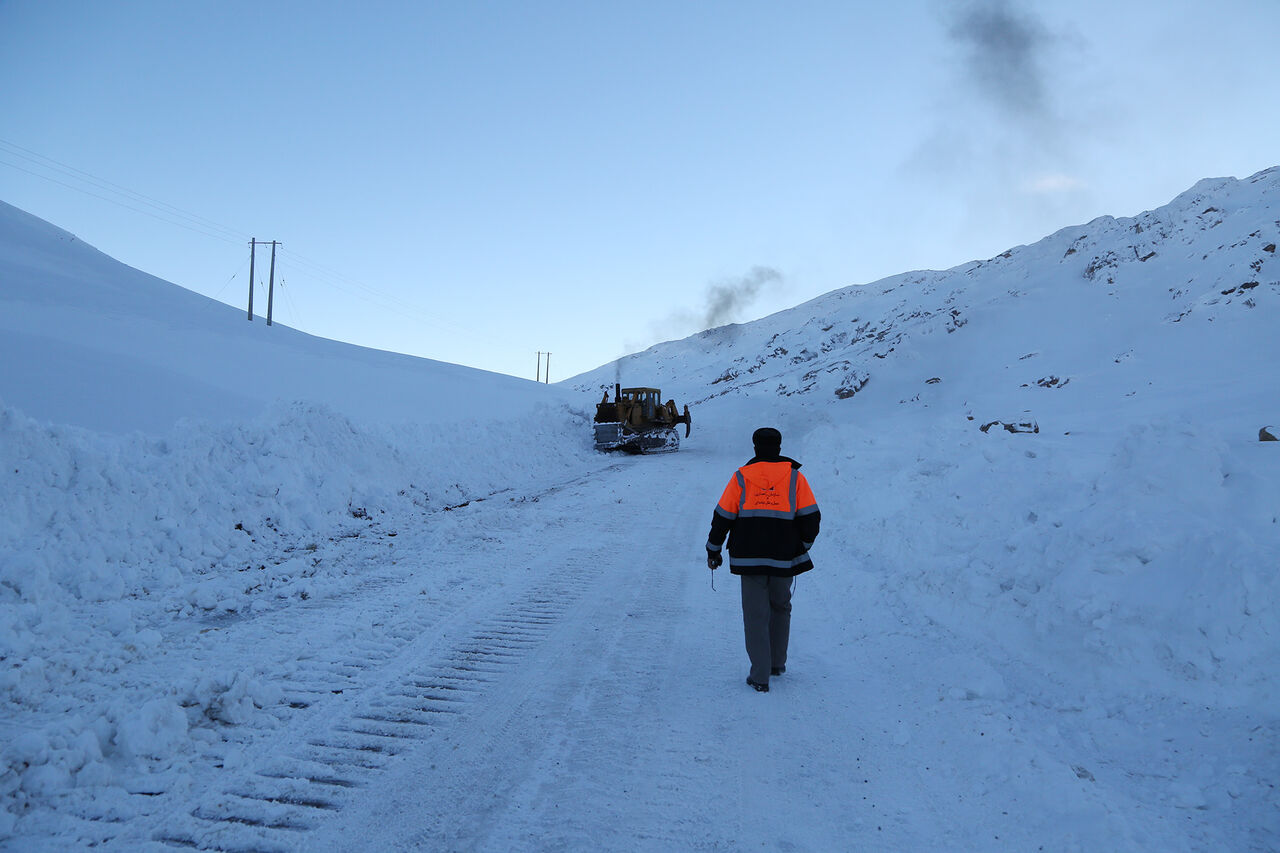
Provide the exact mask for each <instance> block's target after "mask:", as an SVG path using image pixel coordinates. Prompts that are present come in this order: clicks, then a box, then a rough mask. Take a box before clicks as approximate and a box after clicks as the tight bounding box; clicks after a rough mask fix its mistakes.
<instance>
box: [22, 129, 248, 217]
mask: <svg viewBox="0 0 1280 853" xmlns="http://www.w3.org/2000/svg"><path fill="white" fill-rule="evenodd" d="M4 149H9V150H4ZM0 150H3V153H5V154H8V155H9V156H11V157H18V158H20V159H22V160H25V161H27V162H28V163H30V164H33V165H35V166H36V167H37V168H41V169H46V170H48V171H51V172H54V173H55V174H61V175H63V176H64V177H68V178H70V179H72V180H76V181H82V182H84V183H87V184H89V185H90V186H92V187H94V188H95V189H99V190H102V191H104V192H109V193H114V194H116V195H120V196H123V197H124V198H126V199H128V200H129V201H131V202H135V203H139V204H143V205H146V206H148V207H152V208H155V209H156V210H158V211H160V213H163V214H165V215H167V216H171V217H172V216H177V217H179V218H181V219H185V220H188V222H189V223H190V224H189V225H186V226H184V227H192V226H199V227H198V228H193V230H201V232H202V233H205V234H207V235H208V236H216V237H219V238H220V239H227V240H230V239H235V240H236V241H239V240H240V239H241V238H242V237H248V236H249V235H248V234H241V232H239V231H237V230H236V229H234V228H229V227H227V226H226V225H222V224H220V223H218V222H214V221H213V220H212V219H208V218H206V217H203V216H200V215H199V214H196V213H192V212H191V211H189V210H183V209H182V208H180V207H178V206H176V205H172V204H169V203H168V202H164V201H160V200H159V199H155V198H152V197H151V196H149V195H146V194H145V193H140V192H138V191H136V190H131V189H129V188H128V187H125V186H121V185H120V184H117V183H113V182H112V181H108V180H107V179H106V178H100V177H98V176H97V175H94V174H93V173H91V172H86V171H84V170H83V169H77V168H76V167H75V166H69V165H67V164H66V163H63V162H61V161H59V160H55V159H53V158H52V157H46V156H44V155H43V154H40V153H38V152H36V151H32V150H30V149H29V148H23V147H22V146H21V145H18V144H16V143H13V142H10V141H8V140H6V139H0ZM0 162H2V161H0ZM5 165H7V166H10V167H12V168H15V169H20V170H21V171H24V172H27V174H29V175H34V176H35V177H37V178H44V179H45V180H48V181H53V182H54V183H57V184H61V185H62V186H65V187H70V188H71V189H78V190H80V191H81V192H85V193H88V194H89V195H94V197H95V198H101V199H103V200H104V201H110V202H113V203H116V204H121V205H122V206H123V207H128V208H129V209H130V210H135V211H137V212H139V213H148V211H145V210H140V209H138V208H136V207H131V206H129V205H125V204H123V203H121V202H119V201H117V200H114V199H109V198H105V197H103V196H100V195H95V194H94V193H89V192H88V191H87V190H84V189H83V188H81V187H76V186H72V185H71V184H67V183H64V182H62V181H59V180H57V179H56V178H51V177H48V176H47V175H40V174H38V173H36V172H31V171H29V170H27V169H22V167H20V166H15V165H14V164H12V163H5ZM149 215H152V216H157V218H163V217H160V216H158V215H157V214H154V213H151V214H149ZM165 221H168V222H170V223H171V224H175V225H180V224H182V223H180V222H173V221H172V220H171V219H167V220H165ZM211 231H212V232H221V233H218V234H215V233H209V232H211Z"/></svg>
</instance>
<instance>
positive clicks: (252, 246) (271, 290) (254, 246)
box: [249, 237, 284, 326]
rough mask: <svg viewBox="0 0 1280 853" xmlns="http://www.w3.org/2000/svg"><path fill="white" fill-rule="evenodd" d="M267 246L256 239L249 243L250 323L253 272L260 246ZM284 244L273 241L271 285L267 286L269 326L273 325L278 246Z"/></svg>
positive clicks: (250, 315) (263, 241) (250, 319)
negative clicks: (272, 311)
mask: <svg viewBox="0 0 1280 853" xmlns="http://www.w3.org/2000/svg"><path fill="white" fill-rule="evenodd" d="M259 243H261V244H262V245H264V246H265V245H267V241H266V240H259V239H258V238H257V237H254V238H253V239H251V240H250V241H249V322H250V323H252V322H253V270H254V262H255V260H256V256H257V252H258V244H259ZM283 245H284V244H283V243H281V242H279V241H278V240H272V241H271V283H270V284H269V285H268V286H267V325H268V326H270V325H271V309H272V303H273V302H274V301H275V289H276V246H283Z"/></svg>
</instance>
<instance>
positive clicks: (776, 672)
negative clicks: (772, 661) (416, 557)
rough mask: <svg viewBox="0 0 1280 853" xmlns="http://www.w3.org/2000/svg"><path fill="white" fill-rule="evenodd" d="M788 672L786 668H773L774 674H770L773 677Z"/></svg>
mask: <svg viewBox="0 0 1280 853" xmlns="http://www.w3.org/2000/svg"><path fill="white" fill-rule="evenodd" d="M786 671H787V668H786V667H785V666H775V667H774V668H773V670H772V672H771V673H770V674H771V675H782V673H784V672H786Z"/></svg>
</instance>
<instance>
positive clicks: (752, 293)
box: [702, 266, 782, 329]
mask: <svg viewBox="0 0 1280 853" xmlns="http://www.w3.org/2000/svg"><path fill="white" fill-rule="evenodd" d="M780 281H782V273H780V272H778V271H777V270H775V269H773V268H772V267H760V266H757V267H752V268H751V269H750V271H748V272H747V274H746V275H744V276H742V277H741V278H737V279H732V280H729V281H722V282H718V283H716V284H713V285H711V286H710V287H709V288H708V289H707V309H706V313H705V314H704V316H703V320H702V328H704V329H710V328H713V327H715V326H722V325H724V324H725V323H730V322H733V321H734V320H735V319H736V318H737V316H738V314H739V312H740V311H741V310H742V309H743V308H745V307H746V306H748V305H749V304H751V302H752V301H753V300H754V299H755V298H756V297H757V296H758V295H759V294H760V290H761V288H763V287H764V286H765V285H767V284H772V283H774V282H780Z"/></svg>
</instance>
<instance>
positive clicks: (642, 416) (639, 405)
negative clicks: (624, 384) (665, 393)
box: [618, 388, 662, 423]
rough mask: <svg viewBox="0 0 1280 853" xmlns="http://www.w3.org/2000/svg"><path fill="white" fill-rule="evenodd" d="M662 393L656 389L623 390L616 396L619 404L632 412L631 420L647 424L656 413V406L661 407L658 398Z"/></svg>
mask: <svg viewBox="0 0 1280 853" xmlns="http://www.w3.org/2000/svg"><path fill="white" fill-rule="evenodd" d="M661 393H662V392H661V391H659V390H658V389H657V388H623V389H622V390H621V391H620V392H619V395H618V400H619V402H622V403H624V404H626V406H627V407H628V410H629V411H631V412H633V413H634V414H633V415H632V417H633V418H638V422H639V421H643V422H645V423H648V422H649V421H652V420H653V419H654V418H655V417H656V416H657V412H658V406H660V405H662V403H661V402H660V401H659V399H658V396H659V395H660V394H661Z"/></svg>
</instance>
